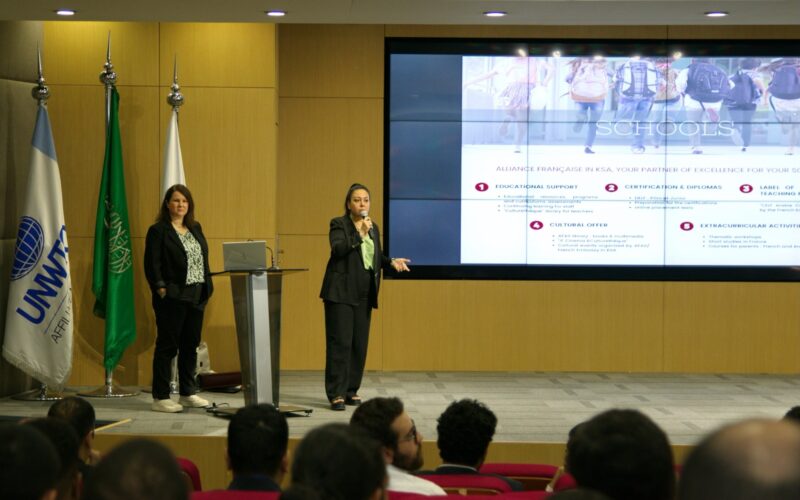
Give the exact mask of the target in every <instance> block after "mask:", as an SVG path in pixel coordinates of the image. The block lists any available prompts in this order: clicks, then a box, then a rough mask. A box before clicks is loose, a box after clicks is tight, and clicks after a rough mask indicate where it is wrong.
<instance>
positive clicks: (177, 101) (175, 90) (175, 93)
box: [161, 54, 184, 394]
mask: <svg viewBox="0 0 800 500" xmlns="http://www.w3.org/2000/svg"><path fill="white" fill-rule="evenodd" d="M170 90H171V92H170V93H169V94H167V104H169V105H170V106H172V111H174V112H175V119H176V120H177V121H180V107H181V106H183V101H184V99H183V94H182V93H181V86H180V85H178V55H177V54H175V59H174V60H173V64H172V85H171V86H170ZM161 187H162V189H163V188H164V186H161ZM171 369H172V380H170V383H169V392H170V394H179V393H180V386H179V382H178V356H177V355H175V357H174V358H172V367H171Z"/></svg>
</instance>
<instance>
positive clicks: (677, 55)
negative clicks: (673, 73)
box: [672, 50, 683, 61]
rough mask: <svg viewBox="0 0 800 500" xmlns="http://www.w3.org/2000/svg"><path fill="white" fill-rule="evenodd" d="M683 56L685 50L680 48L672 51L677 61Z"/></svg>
mask: <svg viewBox="0 0 800 500" xmlns="http://www.w3.org/2000/svg"><path fill="white" fill-rule="evenodd" d="M681 57H683V52H681V51H679V50H676V51H675V52H673V53H672V58H673V59H675V60H676V61H677V60H678V59H680V58H681Z"/></svg>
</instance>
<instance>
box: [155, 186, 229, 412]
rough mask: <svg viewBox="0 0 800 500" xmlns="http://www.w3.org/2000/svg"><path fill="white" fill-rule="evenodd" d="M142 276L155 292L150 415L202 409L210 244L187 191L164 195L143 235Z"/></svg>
mask: <svg viewBox="0 0 800 500" xmlns="http://www.w3.org/2000/svg"><path fill="white" fill-rule="evenodd" d="M144 273H145V275H146V276H147V282H148V283H149V284H150V290H151V291H152V292H153V310H154V311H155V315H156V326H157V327H158V336H157V337H156V347H155V352H154V353H153V405H152V409H153V410H154V411H161V412H167V413H175V412H180V411H182V410H183V406H190V407H195V408H201V407H204V406H208V401H206V400H205V399H203V398H201V397H199V396H197V395H195V393H196V392H197V390H198V389H197V382H196V381H195V378H194V375H195V370H196V365H197V346H198V345H199V344H200V331H201V329H202V326H203V309H204V308H205V305H206V303H207V302H208V299H209V297H211V294H212V292H213V291H214V286H213V285H212V283H211V272H210V270H209V267H208V243H206V238H205V236H203V230H202V228H201V227H200V223H199V222H197V221H195V220H194V201H193V200H192V193H191V192H189V189H188V188H187V187H186V186H184V185H182V184H176V185H174V186H172V187H170V188H169V189H168V190H167V192H166V193H165V195H164V201H163V202H162V204H161V211H160V212H159V215H158V218H157V220H156V223H155V224H153V225H152V226H150V229H148V230H147V239H146V240H145V250H144ZM176 354H177V355H178V383H179V384H180V399H179V401H180V404H179V403H175V402H174V401H172V400H171V399H170V397H169V393H170V390H169V382H170V378H171V369H170V368H171V364H172V358H174V357H175V355H176Z"/></svg>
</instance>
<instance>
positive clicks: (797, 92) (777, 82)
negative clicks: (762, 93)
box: [767, 65, 800, 99]
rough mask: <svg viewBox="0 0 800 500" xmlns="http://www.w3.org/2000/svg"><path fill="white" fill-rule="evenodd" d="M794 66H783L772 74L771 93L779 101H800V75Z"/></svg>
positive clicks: (769, 88)
mask: <svg viewBox="0 0 800 500" xmlns="http://www.w3.org/2000/svg"><path fill="white" fill-rule="evenodd" d="M797 71H798V69H797V67H795V66H793V65H786V66H781V67H779V68H777V69H776V70H775V72H774V73H773V74H772V81H771V82H769V87H768V88H767V89H768V90H769V93H770V94H772V95H774V96H775V97H777V98H778V99H800V75H798V74H797Z"/></svg>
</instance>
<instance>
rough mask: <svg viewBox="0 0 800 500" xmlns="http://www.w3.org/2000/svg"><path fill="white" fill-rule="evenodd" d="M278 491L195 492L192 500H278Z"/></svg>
mask: <svg viewBox="0 0 800 500" xmlns="http://www.w3.org/2000/svg"><path fill="white" fill-rule="evenodd" d="M280 496H281V494H280V492H278V491H239V490H211V491H195V492H194V493H192V500H278V498H280Z"/></svg>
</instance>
